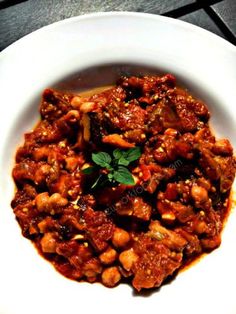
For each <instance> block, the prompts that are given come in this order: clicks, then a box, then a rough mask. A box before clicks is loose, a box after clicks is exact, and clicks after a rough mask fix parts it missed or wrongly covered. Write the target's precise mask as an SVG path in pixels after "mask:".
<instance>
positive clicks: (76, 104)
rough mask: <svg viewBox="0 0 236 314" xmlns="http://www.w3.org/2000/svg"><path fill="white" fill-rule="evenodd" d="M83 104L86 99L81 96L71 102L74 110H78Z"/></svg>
mask: <svg viewBox="0 0 236 314" xmlns="http://www.w3.org/2000/svg"><path fill="white" fill-rule="evenodd" d="M83 102H84V98H82V97H81V96H75V97H73V98H72V100H71V105H72V107H73V108H76V109H77V108H79V107H80V106H81V104H82V103H83Z"/></svg>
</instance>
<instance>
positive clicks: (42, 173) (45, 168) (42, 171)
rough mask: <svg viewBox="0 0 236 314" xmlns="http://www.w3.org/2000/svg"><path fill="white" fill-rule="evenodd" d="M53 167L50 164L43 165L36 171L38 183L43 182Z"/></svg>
mask: <svg viewBox="0 0 236 314" xmlns="http://www.w3.org/2000/svg"><path fill="white" fill-rule="evenodd" d="M50 169H51V167H50V166H49V165H42V166H41V167H40V168H39V169H38V170H36V172H35V181H36V182H37V183H38V184H41V183H42V182H44V181H45V180H46V177H47V175H48V174H49V173H50Z"/></svg>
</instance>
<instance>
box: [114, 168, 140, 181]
mask: <svg viewBox="0 0 236 314" xmlns="http://www.w3.org/2000/svg"><path fill="white" fill-rule="evenodd" d="M113 178H114V179H115V180H116V181H117V182H119V183H123V184H126V185H134V184H135V182H134V178H133V176H132V174H131V173H130V172H129V170H128V169H127V168H125V167H123V166H119V167H118V170H115V171H114V173H113Z"/></svg>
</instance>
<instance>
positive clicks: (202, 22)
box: [0, 0, 236, 50]
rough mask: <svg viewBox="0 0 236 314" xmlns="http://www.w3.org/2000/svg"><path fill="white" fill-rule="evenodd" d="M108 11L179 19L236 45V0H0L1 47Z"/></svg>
mask: <svg viewBox="0 0 236 314" xmlns="http://www.w3.org/2000/svg"><path fill="white" fill-rule="evenodd" d="M107 11H134V12H147V13H154V14H161V15H165V16H170V17H174V18H178V19H180V20H183V21H187V22H190V23H192V24H195V25H198V26H200V27H202V28H205V29H207V30H209V31H211V32H213V33H215V34H217V35H219V36H221V37H223V38H225V39H227V40H228V41H230V42H231V43H233V44H234V45H236V0H27V1H23V0H0V50H3V49H4V48H6V47H7V46H9V45H10V44H11V43H13V42H14V41H16V40H17V39H19V38H21V37H23V36H24V35H26V34H28V33H31V32H32V31H34V30H36V29H38V28H40V27H42V26H45V25H48V24H51V23H53V22H56V21H59V20H62V19H65V18H68V17H72V16H77V15H82V14H85V13H92V12H107Z"/></svg>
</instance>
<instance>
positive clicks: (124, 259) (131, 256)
mask: <svg viewBox="0 0 236 314" xmlns="http://www.w3.org/2000/svg"><path fill="white" fill-rule="evenodd" d="M137 259H138V255H137V254H135V253H134V251H133V249H129V250H126V251H123V252H122V253H121V254H120V256H119V261H120V263H121V265H122V266H123V267H124V269H125V270H127V271H129V270H130V269H131V268H132V266H133V264H134V263H135V262H136V261H137Z"/></svg>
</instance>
